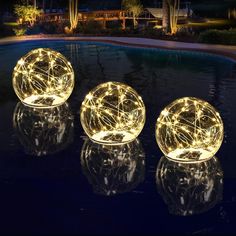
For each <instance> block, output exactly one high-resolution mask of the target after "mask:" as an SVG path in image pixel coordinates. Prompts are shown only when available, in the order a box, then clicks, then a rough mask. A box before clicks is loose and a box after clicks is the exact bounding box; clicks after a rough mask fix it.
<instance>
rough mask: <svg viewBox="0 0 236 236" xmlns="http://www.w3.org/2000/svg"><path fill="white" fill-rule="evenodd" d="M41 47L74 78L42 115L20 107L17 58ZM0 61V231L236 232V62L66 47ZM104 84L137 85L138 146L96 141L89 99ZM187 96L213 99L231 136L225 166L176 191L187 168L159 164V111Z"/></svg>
mask: <svg viewBox="0 0 236 236" xmlns="http://www.w3.org/2000/svg"><path fill="white" fill-rule="evenodd" d="M39 47H46V48H52V49H54V50H57V51H59V52H61V53H62V54H63V55H65V56H66V57H67V58H68V60H70V61H71V63H72V65H73V68H74V70H75V73H76V83H75V89H74V92H73V94H72V95H71V97H70V99H69V101H68V103H67V104H65V105H64V106H63V107H60V108H55V109H54V110H52V111H50V112H48V111H44V112H43V113H42V112H41V113H40V112H36V113H35V112H34V111H33V110H32V109H30V108H27V107H24V106H23V105H22V104H19V103H18V102H19V101H18V99H17V97H16V95H15V94H14V91H13V89H12V84H11V78H12V71H13V68H14V66H15V64H16V62H17V60H19V58H20V57H21V56H23V55H24V54H26V53H27V52H28V51H30V50H31V49H35V48H39ZM0 55H1V57H0V94H1V99H0V117H1V122H0V141H1V145H0V153H1V154H0V185H1V195H0V199H1V201H0V209H1V211H0V212H1V213H0V219H1V229H0V232H2V233H3V232H11V233H36V232H37V233H62V234H72V233H76V234H79V233H89V234H95V233H100V234H101V233H103V234H109V233H113V234H115V233H136V234H137V233H146V234H158V233H175V232H177V233H185V234H186V233H191V234H192V233H203V234H205V233H216V232H220V233H231V232H235V231H236V228H235V223H236V219H235V214H234V211H235V210H236V202H235V199H236V179H235V177H236V174H235V173H236V172H235V167H236V159H235V156H234V149H235V145H236V123H235V120H236V62H235V61H233V60H230V59H228V58H224V57H221V56H215V55H210V54H206V53H198V52H184V51H168V50H158V49H140V48H129V47H123V46H115V45H110V44H103V43H93V42H65V41H45V42H41V41H40V42H39V41H34V42H27V43H19V44H12V45H5V46H1V47H0ZM105 81H119V82H123V83H126V84H128V85H130V86H132V87H133V88H134V89H135V90H136V91H137V92H138V93H139V94H140V95H141V96H142V98H143V100H144V102H145V105H146V110H147V120H146V124H145V127H144V129H143V132H142V133H141V135H140V136H139V138H138V140H135V142H134V143H131V144H129V145H126V146H123V147H117V148H113V149H112V148H104V147H102V146H99V145H96V144H93V143H90V141H89V140H87V139H86V137H85V134H84V132H83V130H82V127H81V124H80V120H79V110H80V105H81V103H82V101H83V98H84V96H85V95H86V94H87V93H88V92H89V90H91V89H92V88H94V87H95V86H96V85H98V84H100V83H103V82H105ZM184 96H195V97H199V98H201V99H204V100H207V101H208V102H210V103H211V104H212V105H214V106H215V107H216V108H217V109H218V110H219V112H220V113H221V116H222V118H223V121H224V125H225V139H224V142H223V145H222V147H221V149H220V151H219V152H218V153H217V159H216V160H217V161H215V159H213V160H212V162H211V163H210V164H209V163H207V164H205V165H204V168H203V167H202V168H203V169H204V170H205V171H204V172H203V173H204V178H203V180H204V181H202V182H201V181H200V180H199V178H198V177H196V176H193V175H192V174H191V173H190V174H188V175H186V176H187V177H186V176H185V179H189V180H191V181H190V182H189V184H188V186H185V185H183V186H180V188H173V186H172V185H169V184H171V183H172V181H171V178H172V177H173V178H175V180H176V179H179V178H180V181H181V176H182V175H185V174H183V173H186V171H183V170H184V167H182V166H176V165H175V164H173V163H169V162H167V163H166V160H164V161H163V159H161V157H162V153H161V152H160V150H159V148H158V146H157V144H156V141H155V132H154V127H155V122H156V119H157V116H158V115H159V113H160V111H161V110H162V109H163V108H164V107H165V106H166V105H167V104H169V103H170V102H172V101H173V100H174V99H177V98H179V97H184ZM120 153H121V154H122V158H121V159H119V154H120ZM111 160H115V161H113V162H111ZM124 160H125V161H124ZM160 160H162V162H161V163H162V165H161V164H160V163H159V166H162V167H163V170H164V169H165V168H166V166H167V167H168V170H173V171H172V172H173V175H170V176H171V177H170V176H169V175H167V176H165V178H164V177H163V179H162V180H161V181H160V180H157V179H158V178H159V177H158V176H160V174H159V173H160V172H157V166H158V162H159V161H160ZM163 163H164V164H163ZM212 163H213V164H212ZM191 168H192V169H193V170H194V171H196V173H197V170H196V169H195V167H194V166H193V167H191ZM156 175H157V178H156ZM199 175H201V173H200V174H199ZM183 178H184V177H183ZM160 183H162V184H163V186H164V187H163V186H162V185H161V186H160ZM177 183H178V182H177ZM209 186H210V187H209ZM177 187H178V186H177ZM163 189H164V190H163ZM167 190H168V191H169V190H171V191H172V194H171V196H172V195H173V197H171V198H169V197H168V196H169V195H168V191H167ZM163 191H164V192H163ZM186 201H187V202H186ZM183 212H184V213H183ZM181 214H185V215H187V216H180V215H181ZM190 215H191V216H190Z"/></svg>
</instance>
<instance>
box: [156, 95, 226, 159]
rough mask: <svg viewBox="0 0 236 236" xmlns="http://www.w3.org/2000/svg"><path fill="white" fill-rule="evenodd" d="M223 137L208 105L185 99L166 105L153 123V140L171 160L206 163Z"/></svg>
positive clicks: (193, 99) (222, 130)
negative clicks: (154, 127) (154, 130)
mask: <svg viewBox="0 0 236 236" xmlns="http://www.w3.org/2000/svg"><path fill="white" fill-rule="evenodd" d="M223 136H224V128H223V122H222V119H221V117H220V114H219V113H218V112H217V111H216V110H215V108H214V107H212V106H211V105H210V104H209V103H207V102H205V101H203V100H200V99H197V98H193V97H185V98H181V99H177V100H175V101H174V102H172V103H171V104H170V105H168V106H167V107H166V108H165V109H164V110H163V111H162V112H161V114H160V116H159V118H158V119H157V123H156V140H157V143H158V145H159V147H160V149H161V150H162V152H163V153H164V154H165V155H166V156H167V157H168V158H170V159H173V160H176V161H182V162H197V161H203V160H207V159H209V158H211V157H213V156H214V155H215V153H216V152H217V151H218V149H219V148H220V146H221V144H222V141H223Z"/></svg>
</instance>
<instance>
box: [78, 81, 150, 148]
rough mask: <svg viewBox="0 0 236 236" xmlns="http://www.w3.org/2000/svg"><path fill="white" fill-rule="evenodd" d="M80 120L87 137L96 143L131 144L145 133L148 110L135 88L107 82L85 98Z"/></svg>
mask: <svg viewBox="0 0 236 236" xmlns="http://www.w3.org/2000/svg"><path fill="white" fill-rule="evenodd" d="M80 120H81V124H82V127H83V129H84V131H85V133H86V134H87V135H88V136H89V138H90V139H92V140H93V141H95V142H98V143H102V144H108V145H117V144H122V143H128V142H131V141H133V140H134V139H135V138H136V137H137V136H138V135H139V134H140V132H141V131H142V129H143V126H144V123H145V106H144V103H143V101H142V98H141V97H140V96H139V95H138V94H137V92H136V91H135V90H134V89H133V88H131V87H129V86H127V85H125V84H123V83H119V82H107V83H103V84H100V85H98V86H97V87H96V88H94V89H93V90H92V91H90V92H89V93H88V94H87V95H86V97H85V99H84V101H83V103H82V106H81V111H80Z"/></svg>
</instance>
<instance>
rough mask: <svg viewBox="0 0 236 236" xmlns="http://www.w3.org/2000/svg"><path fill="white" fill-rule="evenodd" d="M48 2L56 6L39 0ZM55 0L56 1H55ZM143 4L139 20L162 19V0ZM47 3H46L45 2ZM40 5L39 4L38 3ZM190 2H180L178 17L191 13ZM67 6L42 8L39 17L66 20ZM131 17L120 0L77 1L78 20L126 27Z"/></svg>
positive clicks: (152, 20)
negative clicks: (115, 22) (119, 24)
mask: <svg viewBox="0 0 236 236" xmlns="http://www.w3.org/2000/svg"><path fill="white" fill-rule="evenodd" d="M38 1H39V2H40V0H38ZM42 1H43V2H44V6H46V4H45V2H50V4H51V6H54V5H53V3H54V2H55V4H56V5H55V6H58V2H57V1H55V0H49V1H46V0H41V3H42ZM56 2H57V3H56ZM142 2H143V6H144V11H143V13H142V14H141V15H140V16H139V17H138V18H137V20H139V22H142V23H144V24H149V23H151V22H152V23H153V22H156V23H157V22H160V21H161V19H162V15H163V14H162V12H163V11H162V0H159V1H158V0H154V1H149V0H147V1H142ZM50 4H49V5H50ZM47 5H48V4H47ZM39 6H40V5H39ZM190 6H191V3H190V2H182V3H181V7H180V10H179V18H181V19H183V18H184V19H187V18H188V17H191V15H192V14H193V12H192V10H191V8H190ZM67 12H68V8H67V6H65V7H64V8H59V7H57V8H56V7H55V8H54V7H52V8H51V9H47V8H46V9H44V13H43V14H42V16H41V17H40V20H41V21H65V20H68V13H67ZM131 19H132V14H130V13H128V12H127V11H125V10H123V9H122V0H80V1H79V21H81V22H86V21H98V22H101V23H102V24H103V27H104V28H106V23H107V22H109V21H119V22H121V25H122V28H123V29H125V28H126V22H127V20H131Z"/></svg>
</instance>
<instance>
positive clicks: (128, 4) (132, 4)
mask: <svg viewBox="0 0 236 236" xmlns="http://www.w3.org/2000/svg"><path fill="white" fill-rule="evenodd" d="M122 5H123V7H124V8H125V9H126V10H127V11H128V12H130V13H131V14H132V16H133V25H134V28H136V27H137V25H138V23H137V17H138V16H139V15H140V14H141V13H142V11H143V6H142V4H141V2H140V0H123V1H122Z"/></svg>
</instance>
